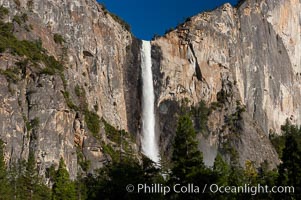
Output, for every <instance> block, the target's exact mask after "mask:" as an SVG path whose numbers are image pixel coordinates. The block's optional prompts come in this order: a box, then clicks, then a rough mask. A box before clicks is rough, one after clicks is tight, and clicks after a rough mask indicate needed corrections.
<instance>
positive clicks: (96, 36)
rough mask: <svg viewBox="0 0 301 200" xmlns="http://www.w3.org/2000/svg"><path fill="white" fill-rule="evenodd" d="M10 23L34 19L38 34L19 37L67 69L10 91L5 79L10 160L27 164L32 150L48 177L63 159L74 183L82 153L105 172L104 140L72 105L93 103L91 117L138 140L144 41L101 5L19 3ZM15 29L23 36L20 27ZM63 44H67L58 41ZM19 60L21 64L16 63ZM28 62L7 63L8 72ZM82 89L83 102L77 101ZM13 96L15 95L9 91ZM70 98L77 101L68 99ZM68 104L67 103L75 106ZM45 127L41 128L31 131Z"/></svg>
mask: <svg viewBox="0 0 301 200" xmlns="http://www.w3.org/2000/svg"><path fill="white" fill-rule="evenodd" d="M0 5H3V6H4V7H6V8H8V9H9V11H10V13H9V17H7V18H6V19H5V21H7V22H13V16H14V15H21V14H22V13H26V14H27V16H28V24H30V27H31V30H30V31H25V30H22V29H20V31H15V35H16V36H17V37H18V38H19V39H26V40H36V39H39V38H40V39H41V41H42V44H43V48H44V49H46V51H47V53H48V54H49V55H53V56H54V57H55V58H56V59H57V60H60V61H62V62H63V63H64V67H65V69H64V73H63V75H64V77H65V78H63V79H62V78H61V76H60V75H51V76H49V75H40V74H39V73H36V72H35V71H28V72H27V75H26V78H25V79H23V80H22V81H19V82H17V83H9V82H8V81H6V78H5V76H3V75H1V76H0V78H1V86H0V87H1V94H0V95H1V98H0V101H1V105H0V112H1V118H0V124H1V131H0V135H1V138H2V139H3V140H4V141H5V143H6V144H7V145H6V150H7V155H6V157H7V160H12V161H13V160H14V161H16V160H18V159H26V158H27V155H28V151H29V149H30V146H31V147H32V148H33V150H34V151H35V153H36V157H37V160H38V163H39V164H40V165H41V167H40V168H41V170H42V171H41V173H44V170H45V169H46V168H48V167H49V166H50V165H52V164H58V162H59V158H60V157H63V158H64V160H65V162H66V164H67V167H68V169H69V172H70V175H71V177H72V178H74V177H76V175H77V170H78V160H77V151H76V149H77V147H76V146H80V147H82V151H83V152H84V154H85V157H86V158H87V159H89V160H91V161H92V163H91V164H92V166H91V168H92V169H95V168H99V167H101V166H102V165H103V162H104V161H105V160H107V159H106V156H105V155H104V152H103V151H102V145H101V143H100V142H99V140H96V139H94V137H92V134H91V133H89V131H88V129H87V126H86V122H85V119H84V117H83V115H82V114H81V113H79V112H77V111H76V110H75V109H71V108H70V106H68V103H69V104H70V103H73V104H75V105H80V104H81V103H83V101H84V103H85V105H87V109H88V110H90V111H91V112H95V113H97V114H98V116H99V117H100V118H104V119H105V120H106V121H108V122H109V123H110V124H112V125H113V126H114V127H116V128H119V129H125V130H127V131H130V132H131V133H133V134H136V130H137V129H138V128H137V127H138V126H139V120H140V94H139V91H140V90H139V88H140V83H139V81H140V64H139V63H140V55H139V54H140V53H139V49H140V41H138V40H137V39H135V38H134V37H133V36H132V35H131V34H130V33H129V32H128V31H127V30H125V28H124V26H123V25H121V24H120V23H118V22H116V21H115V20H114V19H113V18H112V17H111V15H110V14H108V13H107V11H106V10H105V9H104V8H103V7H102V6H101V5H99V4H98V3H97V2H96V1H94V0H88V1H86V0H76V1H71V0H63V1H57V0H51V1H42V0H34V1H25V0H20V1H11V0H0ZM13 23H14V27H15V29H17V28H18V24H17V23H15V22H13ZM55 34H56V35H59V36H62V38H63V40H64V42H63V43H62V44H59V43H56V42H55V41H54V35H55ZM14 59H15V60H14ZM20 59H21V58H15V57H12V56H11V55H6V54H2V55H1V69H2V70H6V69H9V68H12V67H13V65H14V64H15V62H17V61H19V60H20ZM76 87H77V88H80V89H81V90H83V91H84V92H82V94H81V95H82V96H78V95H79V94H76V91H75V90H76ZM9 89H10V91H9ZM64 91H67V92H68V96H69V98H68V99H69V100H70V101H72V102H68V101H66V98H64V94H65V95H66V93H64ZM68 99H67V100H68ZM35 121H38V122H39V123H38V125H37V126H36V127H32V130H29V127H27V128H26V123H27V124H30V122H35ZM97 134H99V135H100V137H101V138H102V139H103V141H105V142H106V139H105V138H106V137H105V132H104V129H103V128H101V130H100V132H99V133H97Z"/></svg>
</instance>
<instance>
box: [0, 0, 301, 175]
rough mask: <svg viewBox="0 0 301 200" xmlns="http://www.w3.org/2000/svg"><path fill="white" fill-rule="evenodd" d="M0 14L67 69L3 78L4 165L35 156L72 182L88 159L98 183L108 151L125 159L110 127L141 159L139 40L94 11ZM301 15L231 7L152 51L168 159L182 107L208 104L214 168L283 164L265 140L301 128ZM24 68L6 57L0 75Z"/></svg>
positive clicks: (73, 6)
mask: <svg viewBox="0 0 301 200" xmlns="http://www.w3.org/2000/svg"><path fill="white" fill-rule="evenodd" d="M0 5H3V6H4V7H5V8H8V9H9V11H10V12H9V15H8V16H7V17H5V18H4V19H3V20H4V21H5V22H11V23H13V28H14V34H15V35H16V37H17V38H18V39H19V40H29V41H36V40H37V41H39V42H41V44H42V47H43V49H44V50H43V51H44V52H45V53H46V54H47V55H51V56H54V58H55V59H56V60H58V61H60V62H61V63H63V65H64V69H63V70H62V71H60V73H49V71H48V72H47V70H45V68H46V67H45V66H44V65H43V63H39V64H38V67H36V66H33V65H32V63H27V64H26V66H25V68H24V69H25V70H23V71H22V72H20V73H18V75H17V76H18V77H17V79H16V80H11V77H9V75H8V74H5V73H0V96H1V97H0V113H1V115H0V125H1V130H0V136H1V139H2V140H3V141H4V142H5V144H6V146H5V148H6V156H5V157H6V160H7V162H8V163H13V162H17V161H18V160H21V159H26V158H27V157H28V154H29V151H31V150H33V151H34V152H35V156H36V159H37V162H38V165H39V169H40V173H41V174H45V171H46V170H47V168H49V167H50V166H51V165H53V164H54V165H58V162H59V159H60V157H63V158H64V160H65V162H66V165H67V168H68V170H69V172H70V175H71V177H72V178H75V177H76V175H77V173H78V171H79V170H82V169H81V167H80V166H81V162H83V161H85V160H90V161H91V162H90V164H91V166H90V168H89V170H88V172H91V171H92V170H93V169H97V168H99V167H102V166H103V165H104V164H106V163H108V162H110V161H111V160H112V159H114V158H112V156H110V155H109V154H108V153H107V152H106V145H108V144H110V145H112V146H113V147H115V148H117V149H118V148H121V147H119V146H118V144H117V143H116V141H112V136H111V137H110V135H108V134H107V133H106V126H108V124H111V125H113V126H114V127H115V128H117V129H119V130H122V129H124V130H125V131H127V132H129V133H131V134H132V135H133V136H135V139H136V141H135V142H134V143H133V141H132V142H130V141H129V139H125V141H126V142H129V143H131V144H130V145H129V146H131V147H132V149H134V151H135V153H136V154H137V152H138V150H139V148H138V146H139V143H140V141H139V140H140V127H141V125H140V124H141V117H140V116H141V108H140V107H141V106H140V104H141V103H140V102H141V84H142V82H141V75H140V74H141V70H140V46H141V41H140V40H138V39H136V38H135V37H134V36H133V35H132V34H131V33H130V32H129V31H128V30H127V29H126V28H127V26H126V25H125V24H123V22H122V21H120V20H119V19H118V18H117V17H116V16H113V15H111V14H110V13H109V12H108V11H107V10H105V8H104V7H103V6H101V5H100V4H98V3H97V2H96V1H94V0H74V1H70V0H61V1H58V0H49V1H42V0H34V1H25V0H17V1H11V0H0ZM300 6H301V4H300V2H299V1H298V0H285V1H284V0H263V1H245V2H244V3H243V4H242V5H240V7H239V8H234V7H232V6H231V5H230V4H225V5H223V6H222V7H220V8H218V9H216V10H214V11H212V12H205V13H201V14H199V15H197V16H194V17H191V18H190V19H188V20H187V21H186V22H185V23H184V24H181V25H179V26H178V27H177V28H176V29H175V30H174V31H171V32H169V33H168V34H166V35H165V36H163V37H157V38H156V39H154V40H153V41H152V61H153V75H154V76H153V77H154V85H155V95H156V113H157V119H156V122H157V123H156V124H157V125H156V130H157V133H158V135H159V134H160V147H161V150H162V152H164V153H165V155H167V156H168V155H170V153H171V150H172V148H171V147H172V141H173V138H174V134H175V129H176V123H177V116H178V114H179V109H180V106H181V102H183V101H187V103H188V104H189V105H192V106H197V105H198V104H199V102H200V101H202V100H203V101H205V102H206V104H207V106H208V107H210V109H211V112H210V113H211V114H210V115H209V116H208V122H207V130H206V131H205V133H204V132H203V134H199V136H198V137H199V140H200V149H201V150H202V151H203V153H204V158H205V162H206V163H207V164H208V165H211V164H212V163H213V160H214V158H215V155H216V154H217V152H220V153H222V154H223V155H224V157H225V158H228V159H229V157H230V155H231V152H232V151H231V150H232V149H233V148H234V149H236V150H237V152H238V153H239V155H240V162H241V164H242V165H244V162H245V161H246V160H252V161H255V162H256V164H257V165H258V164H259V163H261V162H263V161H264V160H268V161H270V163H271V165H272V166H275V165H276V164H277V163H278V158H277V154H276V152H275V150H274V149H273V147H272V146H271V144H270V141H269V139H268V134H269V132H270V131H272V132H278V133H279V132H280V125H281V124H283V123H284V121H285V120H286V119H287V118H289V119H290V120H291V121H292V122H293V123H297V124H301V109H300V102H299V101H298V99H300V91H301V90H300V89H301V88H300V87H301V84H300V83H301V82H300V81H301V61H300V57H299V56H298V52H299V50H300V48H301V41H300V40H301V38H300V34H299V33H300V19H299V12H300V10H301V8H300ZM24 13H25V14H26V17H27V18H28V19H27V20H26V22H24V23H25V25H24V24H23V25H22V24H20V23H18V20H16V18H15V16H22V15H23V14H24ZM20 61H22V62H23V61H25V58H24V57H22V56H17V55H13V54H11V53H9V51H6V52H4V53H1V55H0V69H1V71H2V72H3V71H5V70H8V69H9V70H11V69H14V67H15V66H16V64H17V63H18V62H20ZM41 69H42V71H43V70H44V72H43V73H41ZM46 72H47V73H46ZM101 119H102V120H101ZM89 120H91V121H92V122H95V121H96V122H97V124H100V126H99V127H94V126H93V123H90V121H89ZM107 123H108V124H107ZM91 124H92V128H91ZM94 124H95V123H94ZM91 129H92V130H91ZM120 146H121V145H120ZM120 151H121V152H123V150H121V149H120ZM120 155H121V154H120Z"/></svg>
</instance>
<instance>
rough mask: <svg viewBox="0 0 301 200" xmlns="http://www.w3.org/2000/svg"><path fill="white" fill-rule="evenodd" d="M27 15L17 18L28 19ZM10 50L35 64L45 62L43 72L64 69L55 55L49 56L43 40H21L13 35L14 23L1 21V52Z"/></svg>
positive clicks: (54, 71) (51, 72) (48, 72)
mask: <svg viewBox="0 0 301 200" xmlns="http://www.w3.org/2000/svg"><path fill="white" fill-rule="evenodd" d="M26 19H27V15H24V14H23V15H22V16H21V17H18V18H16V19H15V20H17V21H19V20H26ZM6 50H8V51H9V52H10V53H11V54H14V55H18V56H25V57H26V59H27V60H28V61H30V62H31V63H33V65H35V66H38V63H43V64H44V65H45V68H44V69H43V70H41V73H47V74H51V75H53V74H54V73H56V72H62V71H63V70H64V67H63V65H62V64H61V63H60V62H58V61H57V60H56V59H55V58H54V57H53V56H48V55H47V53H46V51H45V49H43V47H42V42H41V40H37V41H27V40H19V39H17V38H16V37H15V36H14V35H13V25H12V24H11V23H3V22H2V21H0V52H4V51H6Z"/></svg>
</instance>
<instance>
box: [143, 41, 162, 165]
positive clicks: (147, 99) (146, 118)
mask: <svg viewBox="0 0 301 200" xmlns="http://www.w3.org/2000/svg"><path fill="white" fill-rule="evenodd" d="M141 70H142V81H143V87H142V90H143V92H142V125H143V127H142V141H141V143H142V152H143V153H144V154H145V155H146V156H147V157H149V158H150V159H151V160H153V161H154V162H156V163H157V162H158V161H159V150H158V143H157V140H156V134H155V110H154V103H155V95H154V86H153V74H152V60H151V44H150V42H149V41H142V49H141Z"/></svg>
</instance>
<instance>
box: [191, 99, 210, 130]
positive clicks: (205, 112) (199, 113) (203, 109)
mask: <svg viewBox="0 0 301 200" xmlns="http://www.w3.org/2000/svg"><path fill="white" fill-rule="evenodd" d="M191 113H192V116H193V117H194V119H195V128H196V130H197V131H199V132H201V133H205V132H206V131H207V122H208V116H209V115H210V113H211V110H210V109H209V108H208V107H207V106H206V103H205V101H200V102H199V105H198V106H196V107H192V108H191Z"/></svg>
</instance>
